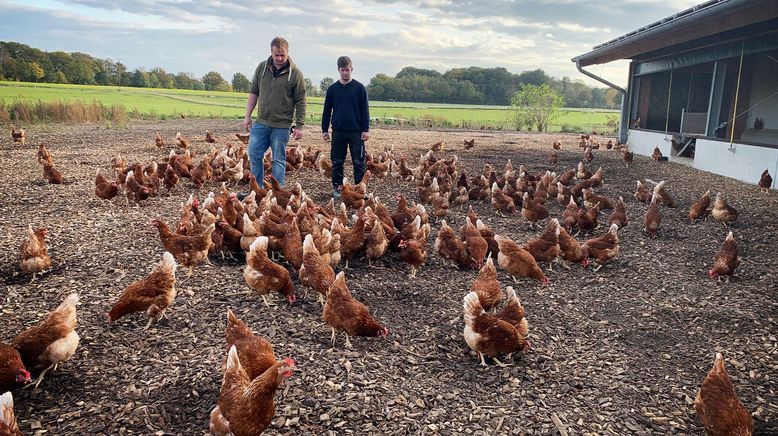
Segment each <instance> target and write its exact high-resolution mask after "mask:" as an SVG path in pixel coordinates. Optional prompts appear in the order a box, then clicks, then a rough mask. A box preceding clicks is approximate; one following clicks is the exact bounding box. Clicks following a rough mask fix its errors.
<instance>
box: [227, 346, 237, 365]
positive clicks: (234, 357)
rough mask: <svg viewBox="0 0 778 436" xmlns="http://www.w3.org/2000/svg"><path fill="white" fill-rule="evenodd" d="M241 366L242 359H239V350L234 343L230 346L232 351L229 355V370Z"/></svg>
mask: <svg viewBox="0 0 778 436" xmlns="http://www.w3.org/2000/svg"><path fill="white" fill-rule="evenodd" d="M238 368H240V359H238V350H237V348H235V346H234V345H233V346H232V347H230V353H229V355H228V356H227V370H228V371H230V370H236V369H238Z"/></svg>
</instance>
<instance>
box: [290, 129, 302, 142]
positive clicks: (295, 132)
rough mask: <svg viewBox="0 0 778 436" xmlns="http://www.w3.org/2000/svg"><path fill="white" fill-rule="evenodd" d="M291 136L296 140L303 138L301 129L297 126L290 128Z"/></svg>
mask: <svg viewBox="0 0 778 436" xmlns="http://www.w3.org/2000/svg"><path fill="white" fill-rule="evenodd" d="M292 137H293V138H294V139H295V141H296V140H298V139H303V129H298V128H297V127H295V128H293V129H292Z"/></svg>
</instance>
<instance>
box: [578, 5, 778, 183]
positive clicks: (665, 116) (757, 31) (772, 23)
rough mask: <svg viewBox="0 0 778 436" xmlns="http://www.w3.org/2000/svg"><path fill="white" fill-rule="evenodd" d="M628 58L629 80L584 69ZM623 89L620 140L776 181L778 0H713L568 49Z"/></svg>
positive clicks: (750, 178)
mask: <svg viewBox="0 0 778 436" xmlns="http://www.w3.org/2000/svg"><path fill="white" fill-rule="evenodd" d="M619 59H630V60H631V63H630V67H629V81H628V83H627V89H622V88H620V87H618V86H616V85H614V84H612V83H610V82H608V81H607V80H604V79H602V78H600V77H597V76H595V75H594V74H592V73H591V72H589V71H586V70H584V69H583V67H586V66H588V65H594V64H604V63H607V62H611V61H614V60H619ZM573 62H575V63H576V65H577V67H578V70H579V71H581V72H582V73H583V74H586V75H587V76H590V77H592V78H594V79H596V80H599V81H600V82H603V83H605V84H607V85H608V86H611V87H613V88H615V89H617V90H619V91H620V92H621V93H622V94H623V96H624V99H623V101H622V108H621V120H622V121H621V126H620V127H619V139H620V141H621V142H622V143H627V144H628V145H629V147H630V149H632V150H633V151H634V152H635V153H638V154H642V155H650V154H651V153H652V152H653V150H654V147H656V146H659V149H660V150H661V151H662V154H663V155H665V156H669V159H670V160H671V161H675V162H679V163H684V164H687V165H691V166H693V167H694V168H698V169H701V170H705V171H710V172H713V173H717V174H721V175H725V176H728V177H732V178H735V179H739V180H743V181H746V182H750V183H756V182H757V181H758V180H759V175H760V174H761V173H762V171H764V170H765V169H768V170H769V171H770V174H772V175H773V180H774V182H773V188H776V184H778V177H776V174H778V0H712V1H708V2H705V3H702V4H700V5H698V6H695V7H693V8H691V9H687V10H685V11H683V12H679V13H677V14H675V15H673V16H670V17H667V18H665V19H663V20H661V21H657V22H655V23H652V24H649V25H647V26H644V27H641V28H640V29H637V30H635V31H633V32H630V33H628V34H626V35H623V36H620V37H618V38H616V39H614V40H612V41H608V42H606V43H604V44H600V45H598V46H596V47H594V48H593V49H592V51H590V52H589V53H586V54H582V55H580V56H578V57H575V58H573Z"/></svg>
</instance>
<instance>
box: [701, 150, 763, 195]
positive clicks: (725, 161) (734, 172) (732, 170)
mask: <svg viewBox="0 0 778 436" xmlns="http://www.w3.org/2000/svg"><path fill="white" fill-rule="evenodd" d="M732 147H733V151H730V150H729V142H723V141H711V140H709V139H697V147H696V149H695V151H694V164H693V165H694V168H697V169H700V170H703V171H709V172H711V173H716V174H721V175H722V176H727V177H732V178H733V179H737V180H742V181H744V182H747V183H751V184H754V185H755V184H756V183H757V182H758V181H759V177H760V176H761V175H762V172H763V171H764V170H769V171H770V175H771V176H773V189H776V188H778V177H776V173H777V172H778V149H775V148H767V147H756V146H753V145H743V144H737V143H736V144H733V146H732Z"/></svg>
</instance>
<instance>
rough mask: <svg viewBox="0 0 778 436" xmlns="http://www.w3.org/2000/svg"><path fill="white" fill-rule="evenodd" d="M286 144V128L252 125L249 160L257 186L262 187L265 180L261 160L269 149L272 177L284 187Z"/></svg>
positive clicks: (287, 135)
mask: <svg viewBox="0 0 778 436" xmlns="http://www.w3.org/2000/svg"><path fill="white" fill-rule="evenodd" d="M287 142H289V129H288V128H280V127H269V126H266V125H264V124H260V123H254V125H252V126H251V137H250V138H249V150H248V152H249V160H250V161H251V174H254V177H256V178H257V183H258V184H259V186H262V181H263V180H264V178H265V166H264V164H263V159H264V157H265V152H266V151H267V149H268V148H270V153H271V155H272V158H273V177H275V179H276V180H278V183H280V184H281V186H284V176H285V175H286V143H287Z"/></svg>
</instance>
